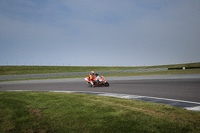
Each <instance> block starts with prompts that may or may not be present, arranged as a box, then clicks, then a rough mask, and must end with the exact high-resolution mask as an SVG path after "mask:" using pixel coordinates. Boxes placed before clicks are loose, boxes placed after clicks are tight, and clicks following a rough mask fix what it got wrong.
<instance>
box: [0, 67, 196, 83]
mask: <svg viewBox="0 0 200 133" xmlns="http://www.w3.org/2000/svg"><path fill="white" fill-rule="evenodd" d="M174 74H200V69H187V70H167V71H150V72H127V73H110V74H103V76H104V77H121V76H144V75H174ZM87 76H88V75H78V76H63V77H48V78H29V79H9V80H0V82H4V81H21V80H40V79H63V78H84V77H87Z"/></svg>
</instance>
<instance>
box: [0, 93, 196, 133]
mask: <svg viewBox="0 0 200 133" xmlns="http://www.w3.org/2000/svg"><path fill="white" fill-rule="evenodd" d="M8 131H13V132H167V133H168V132H199V131H200V112H192V111H188V110H184V109H182V108H177V107H172V106H167V105H163V104H155V103H148V102H144V101H134V100H127V99H119V98H111V97H104V96H95V95H86V94H68V93H52V92H0V132H8Z"/></svg>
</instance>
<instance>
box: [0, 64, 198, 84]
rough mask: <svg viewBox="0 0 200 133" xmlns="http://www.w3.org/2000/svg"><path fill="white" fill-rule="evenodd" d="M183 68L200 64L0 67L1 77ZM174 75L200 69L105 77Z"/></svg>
mask: <svg viewBox="0 0 200 133" xmlns="http://www.w3.org/2000/svg"><path fill="white" fill-rule="evenodd" d="M182 67H200V63H190V64H179V65H162V66H149V67H77V66H0V75H24V74H45V73H69V72H88V73H89V72H90V71H91V70H94V71H114V70H130V69H147V68H182ZM100 74H101V73H100ZM172 74H200V69H186V70H181V69H178V70H165V71H150V72H148V71H146V72H127V73H111V74H104V75H103V76H105V77H116V76H143V75H172ZM86 76H88V75H79V76H67V77H48V78H30V79H13V80H0V82H2V81H19V80H33V79H60V78H84V77H86Z"/></svg>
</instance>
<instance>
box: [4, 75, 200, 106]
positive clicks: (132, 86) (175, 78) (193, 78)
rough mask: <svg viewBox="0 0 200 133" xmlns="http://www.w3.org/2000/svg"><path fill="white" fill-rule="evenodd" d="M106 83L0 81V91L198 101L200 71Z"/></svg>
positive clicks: (58, 80)
mask: <svg viewBox="0 0 200 133" xmlns="http://www.w3.org/2000/svg"><path fill="white" fill-rule="evenodd" d="M106 80H107V81H108V82H109V83H110V86H109V87H94V88H91V87H88V86H87V85H86V83H85V81H84V79H56V80H32V81H13V82H0V91H7V90H32V91H93V92H109V93H121V94H131V95H141V96H151V97H159V98H168V99H177V100H185V101H192V102H200V75H199V74H196V75H170V76H169V75H168V76H132V77H119V78H106Z"/></svg>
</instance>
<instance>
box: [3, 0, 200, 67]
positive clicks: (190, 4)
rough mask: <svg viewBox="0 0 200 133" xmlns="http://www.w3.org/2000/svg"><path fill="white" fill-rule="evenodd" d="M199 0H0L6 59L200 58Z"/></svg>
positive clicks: (109, 61)
mask: <svg viewBox="0 0 200 133" xmlns="http://www.w3.org/2000/svg"><path fill="white" fill-rule="evenodd" d="M199 50H200V1H199V0H167V1H166V0H0V65H7V64H8V65H25V64H26V65H69V64H70V65H100V66H102V65H104V66H107V65H108V66H119V65H123V66H129V65H131V66H143V65H161V64H175V63H190V62H200V52H199Z"/></svg>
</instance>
